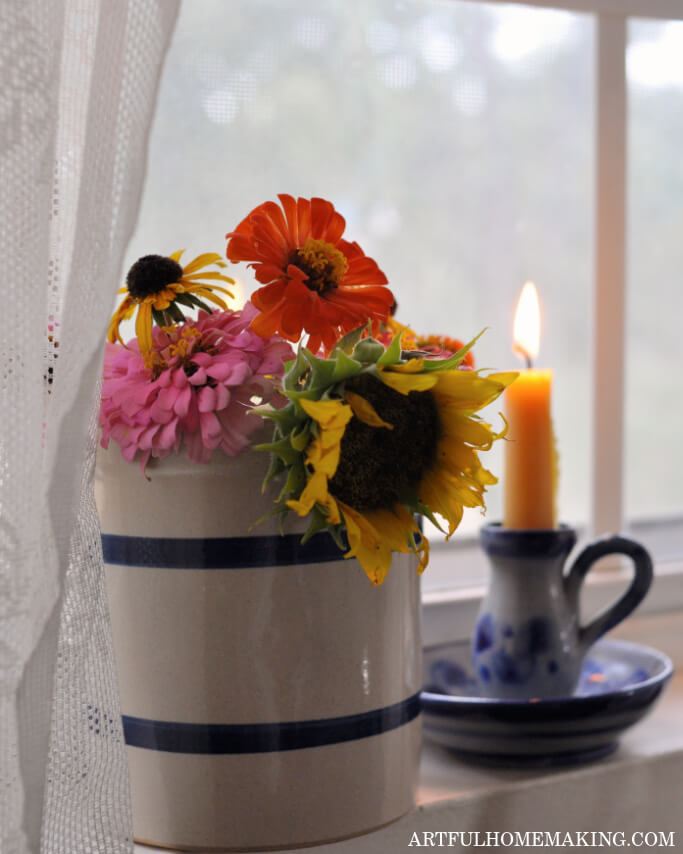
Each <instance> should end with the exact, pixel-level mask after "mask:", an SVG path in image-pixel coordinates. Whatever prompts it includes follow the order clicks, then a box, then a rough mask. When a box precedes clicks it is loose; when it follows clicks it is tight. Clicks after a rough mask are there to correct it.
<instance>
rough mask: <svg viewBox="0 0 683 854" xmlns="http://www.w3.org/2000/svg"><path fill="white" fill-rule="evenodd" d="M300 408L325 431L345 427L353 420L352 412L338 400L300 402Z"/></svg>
mask: <svg viewBox="0 0 683 854" xmlns="http://www.w3.org/2000/svg"><path fill="white" fill-rule="evenodd" d="M300 403H301V407H302V409H303V410H304V412H305V413H306V415H310V417H311V418H312V419H313V420H314V421H317V422H318V424H320V426H321V427H323V428H325V429H329V428H335V427H337V428H339V427H345V426H346V425H347V424H348V423H349V421H350V420H351V419H352V418H353V410H352V409H351V407H350V406H348V405H347V404H345V403H342V402H341V401H340V400H301V401H300Z"/></svg>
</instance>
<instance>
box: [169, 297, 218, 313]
mask: <svg viewBox="0 0 683 854" xmlns="http://www.w3.org/2000/svg"><path fill="white" fill-rule="evenodd" d="M175 302H179V303H181V305H186V306H188V307H189V308H201V309H203V310H204V311H206V312H208V313H209V314H211V313H212V311H213V309H212V308H211V306H210V305H208V304H207V303H205V302H204V301H203V300H201V299H199V297H197V296H195V295H194V294H178V296H177V297H176V298H175Z"/></svg>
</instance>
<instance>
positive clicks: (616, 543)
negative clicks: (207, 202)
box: [472, 523, 652, 700]
mask: <svg viewBox="0 0 683 854" xmlns="http://www.w3.org/2000/svg"><path fill="white" fill-rule="evenodd" d="M480 540H481V545H482V548H483V549H484V551H485V552H486V555H487V557H488V559H489V563H490V580H489V586H488V590H487V593H486V595H485V597H484V599H483V601H482V604H481V609H480V612H479V619H478V621H477V625H476V629H475V633H474V638H473V642H472V659H473V665H474V671H475V674H476V677H477V682H478V689H479V693H480V695H481V696H483V697H491V698H499V699H506V700H523V699H533V698H552V697H569V696H571V694H572V692H573V691H574V689H575V687H576V685H577V682H578V680H579V676H580V674H581V665H582V663H583V660H584V657H585V655H586V653H587V652H588V649H589V647H590V646H591V645H592V644H593V643H594V642H595V641H596V640H597V639H598V638H599V637H601V636H602V635H604V634H605V633H606V632H608V631H609V630H610V629H612V628H614V626H616V625H617V623H620V622H621V621H622V620H623V619H625V618H626V617H627V616H628V615H629V614H630V613H631V612H632V611H633V610H634V608H636V607H637V605H638V604H639V603H640V602H641V600H642V599H643V597H644V596H645V594H646V593H647V591H648V589H649V587H650V584H651V582H652V560H651V558H650V556H649V554H648V553H647V551H646V550H645V549H644V548H643V546H642V545H640V543H637V542H635V541H634V540H630V539H628V538H627V537H621V536H616V535H611V536H606V537H602V538H601V539H598V540H596V541H595V542H593V543H591V544H589V545H588V546H586V547H585V548H584V549H583V551H581V552H580V554H579V555H578V557H577V558H576V559H575V560H574V562H573V563H572V565H571V566H570V567H569V568H568V569H567V570H565V562H566V559H567V557H568V556H569V553H570V552H571V550H572V549H573V547H574V545H575V543H576V532H575V531H574V530H573V529H572V528H570V527H569V526H567V525H561V526H560V527H559V528H556V529H547V530H529V531H526V530H515V529H510V528H503V527H502V526H501V525H500V524H496V523H494V524H489V525H484V526H483V528H482V529H481V534H480ZM610 554H624V555H627V556H628V557H629V558H631V560H632V562H633V568H634V576H633V580H632V582H631V585H630V586H629V588H628V589H627V590H626V591H625V592H624V594H623V595H622V596H621V597H620V598H619V599H618V600H617V601H616V602H614V603H613V604H612V605H611V606H610V607H608V608H607V609H606V610H605V611H603V612H602V613H601V614H599V615H598V616H597V617H595V618H594V619H593V620H592V621H591V622H590V623H588V624H587V625H582V624H581V621H580V619H579V593H580V589H581V585H582V584H583V581H584V579H585V577H586V575H587V574H588V572H589V570H590V569H591V567H592V566H593V564H594V563H595V562H596V561H598V560H599V559H600V558H602V557H605V556H606V555H610Z"/></svg>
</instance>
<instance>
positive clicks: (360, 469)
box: [329, 374, 440, 512]
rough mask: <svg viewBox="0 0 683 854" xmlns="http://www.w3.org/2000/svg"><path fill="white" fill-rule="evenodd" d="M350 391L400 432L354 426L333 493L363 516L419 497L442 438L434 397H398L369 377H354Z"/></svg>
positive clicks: (425, 394)
mask: <svg viewBox="0 0 683 854" xmlns="http://www.w3.org/2000/svg"><path fill="white" fill-rule="evenodd" d="M346 388H347V389H348V390H349V391H353V392H355V393H356V394H359V395H361V397H364V398H365V399H366V400H367V401H369V402H370V403H371V404H372V405H373V407H374V408H375V410H376V412H377V414H378V415H379V416H380V418H382V419H384V420H385V421H387V422H388V423H389V424H393V427H394V429H393V430H388V429H386V428H382V427H380V428H378V427H371V426H370V425H369V424H365V423H364V422H363V421H361V420H360V419H359V418H352V419H351V421H349V423H348V425H347V427H346V430H345V431H344V436H343V437H342V441H341V455H340V458H339V465H338V466H337V471H336V472H335V475H334V477H333V478H332V479H331V480H330V482H329V490H330V493H331V494H332V495H333V496H334V497H335V498H337V499H339V500H340V501H343V502H344V503H345V504H348V505H349V506H350V507H353V508H354V510H359V511H361V512H363V511H366V510H377V509H380V508H390V507H393V506H394V504H396V503H397V502H399V501H401V499H402V497H403V496H405V495H406V494H408V493H411V492H412V493H414V492H415V490H416V488H417V486H418V485H419V483H420V481H421V480H422V477H423V475H424V473H425V471H426V470H427V469H428V468H429V467H430V466H431V464H432V463H433V462H434V459H435V456H436V444H437V441H438V439H439V436H440V422H439V414H438V410H437V406H436V401H435V400H434V397H433V396H432V395H431V394H430V393H429V392H428V391H411V392H410V393H409V394H408V395H405V394H401V393H400V392H397V391H394V390H393V389H392V388H389V387H388V386H386V385H384V383H383V382H382V381H381V380H378V379H376V378H375V377H373V376H371V375H369V374H361V375H360V376H358V377H353V378H352V379H350V380H348V381H347V383H346Z"/></svg>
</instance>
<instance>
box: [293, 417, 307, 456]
mask: <svg viewBox="0 0 683 854" xmlns="http://www.w3.org/2000/svg"><path fill="white" fill-rule="evenodd" d="M289 441H290V442H291V444H292V447H293V448H294V450H295V451H303V450H304V449H305V448H306V447H307V445H308V443H309V442H310V441H311V422H310V421H306V422H304V424H303V425H302V426H301V427H299V428H297V429H295V430H293V431H292V433H291V434H290V437H289Z"/></svg>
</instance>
